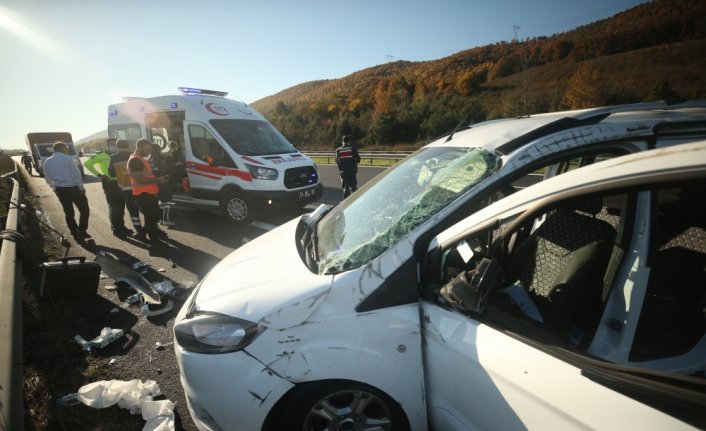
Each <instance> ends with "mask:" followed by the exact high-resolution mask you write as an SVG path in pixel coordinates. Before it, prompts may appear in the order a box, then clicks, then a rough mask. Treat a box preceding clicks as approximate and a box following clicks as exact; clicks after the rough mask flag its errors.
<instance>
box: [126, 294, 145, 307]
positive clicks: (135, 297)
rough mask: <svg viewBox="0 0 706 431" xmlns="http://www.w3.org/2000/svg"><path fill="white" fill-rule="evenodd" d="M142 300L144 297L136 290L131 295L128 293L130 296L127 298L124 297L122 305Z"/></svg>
mask: <svg viewBox="0 0 706 431" xmlns="http://www.w3.org/2000/svg"><path fill="white" fill-rule="evenodd" d="M142 301H144V298H143V296H142V293H141V292H137V293H135V294H133V295H130V296H128V297H127V298H125V301H123V305H125V306H130V305H132V304H134V303H136V302H142Z"/></svg>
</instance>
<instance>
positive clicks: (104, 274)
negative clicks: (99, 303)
mask: <svg viewBox="0 0 706 431" xmlns="http://www.w3.org/2000/svg"><path fill="white" fill-rule="evenodd" d="M106 278H108V275H107V274H106V273H105V272H101V275H100V279H101V280H105V279H106Z"/></svg>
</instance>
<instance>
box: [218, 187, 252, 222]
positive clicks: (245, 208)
mask: <svg viewBox="0 0 706 431" xmlns="http://www.w3.org/2000/svg"><path fill="white" fill-rule="evenodd" d="M221 208H222V209H223V212H224V213H225V215H226V217H228V218H229V219H230V220H231V221H232V222H234V223H236V224H245V223H248V222H250V220H252V216H253V207H252V204H251V202H250V200H249V199H248V198H246V197H245V196H243V194H241V193H236V192H230V193H226V194H225V195H224V196H223V198H222V199H221Z"/></svg>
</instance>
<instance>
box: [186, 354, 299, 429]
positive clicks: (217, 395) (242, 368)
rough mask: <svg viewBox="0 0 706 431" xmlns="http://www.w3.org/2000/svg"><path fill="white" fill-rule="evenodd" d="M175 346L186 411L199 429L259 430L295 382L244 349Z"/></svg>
mask: <svg viewBox="0 0 706 431" xmlns="http://www.w3.org/2000/svg"><path fill="white" fill-rule="evenodd" d="M174 350H175V353H176V358H177V363H178V365H179V371H180V375H181V385H182V387H183V388H184V394H185V395H186V403H187V405H188V407H189V413H190V414H191V417H192V419H193V420H194V423H195V424H196V426H197V427H198V428H199V429H200V430H210V431H221V430H223V431H225V430H228V431H231V430H232V431H251V430H259V429H261V428H262V425H263V423H264V422H265V419H266V418H267V415H268V414H269V412H270V410H271V409H272V407H273V406H274V405H275V403H276V402H277V401H278V400H279V399H280V398H281V397H282V396H283V395H284V394H285V393H286V392H287V391H288V390H289V389H291V388H292V387H293V386H294V385H293V384H292V383H290V382H288V381H286V380H284V379H283V378H281V377H279V376H277V375H276V374H274V373H273V372H272V371H270V370H268V369H267V367H266V366H264V365H263V364H262V363H260V362H259V361H257V360H256V359H255V358H253V357H252V356H250V355H249V354H247V353H245V352H243V351H240V352H233V353H224V354H211V355H207V354H200V353H193V352H188V351H186V350H184V349H182V348H181V347H180V346H179V345H177V344H176V343H175V348H174Z"/></svg>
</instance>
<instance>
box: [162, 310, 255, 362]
mask: <svg viewBox="0 0 706 431" xmlns="http://www.w3.org/2000/svg"><path fill="white" fill-rule="evenodd" d="M263 330H264V327H262V326H260V325H258V324H257V323H253V322H250V321H247V320H243V319H238V318H237V317H232V316H228V315H225V314H220V313H213V312H198V314H196V315H194V316H193V317H191V318H187V319H184V320H182V321H181V322H179V323H178V324H177V325H175V326H174V336H175V338H176V341H177V343H179V345H180V346H181V347H182V348H184V349H185V350H188V351H190V352H196V353H228V352H235V351H237V350H242V349H244V348H245V347H246V346H248V345H249V344H250V343H252V341H253V340H254V339H255V338H257V336H258V335H259V334H260V333H261V332H262V331H263Z"/></svg>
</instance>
